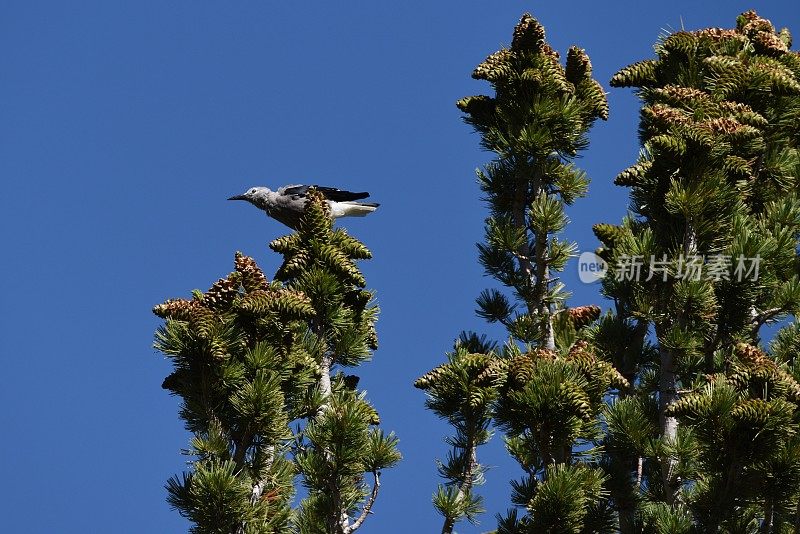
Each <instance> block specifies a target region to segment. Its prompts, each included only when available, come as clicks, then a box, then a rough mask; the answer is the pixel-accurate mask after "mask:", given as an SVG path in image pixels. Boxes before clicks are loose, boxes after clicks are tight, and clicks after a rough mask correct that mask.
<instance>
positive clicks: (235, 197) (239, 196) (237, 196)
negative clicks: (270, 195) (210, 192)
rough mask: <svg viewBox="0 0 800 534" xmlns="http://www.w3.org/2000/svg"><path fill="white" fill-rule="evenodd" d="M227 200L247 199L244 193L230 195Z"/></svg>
mask: <svg viewBox="0 0 800 534" xmlns="http://www.w3.org/2000/svg"><path fill="white" fill-rule="evenodd" d="M228 200H247V197H246V196H244V195H236V196H233V197H230V198H229V199H228Z"/></svg>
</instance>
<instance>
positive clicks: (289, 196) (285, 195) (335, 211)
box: [228, 184, 380, 230]
mask: <svg viewBox="0 0 800 534" xmlns="http://www.w3.org/2000/svg"><path fill="white" fill-rule="evenodd" d="M312 187H313V188H314V189H316V190H317V191H319V192H320V193H322V196H324V197H325V200H326V201H327V202H328V206H330V214H331V218H333V219H337V218H339V217H364V216H365V215H367V214H369V213H372V212H373V211H375V210H376V209H377V208H378V206H380V204H377V203H374V202H358V201H359V200H361V199H364V198H367V197H369V193H367V192H361V193H353V192H351V191H344V190H342V189H337V188H335V187H324V186H320V185H300V184H292V185H285V186H283V187H280V188H278V190H277V191H272V190H271V189H269V188H267V187H251V188H250V189H248V190H247V191H245V192H244V193H242V194H241V195H235V196H232V197H230V198H228V200H245V201H247V202H249V203H250V204H252V205H254V206H255V207H257V208H259V209H261V210H263V211H264V212H266V214H267V216H269V217H272V218H273V219H275V220H276V221H278V222H280V223H283V224H285V225H286V226H288V227H289V228H292V229H293V230H296V229H297V227H298V225H299V224H300V217H301V216H302V215H303V211H305V207H306V202H307V200H308V190H309V189H311V188H312Z"/></svg>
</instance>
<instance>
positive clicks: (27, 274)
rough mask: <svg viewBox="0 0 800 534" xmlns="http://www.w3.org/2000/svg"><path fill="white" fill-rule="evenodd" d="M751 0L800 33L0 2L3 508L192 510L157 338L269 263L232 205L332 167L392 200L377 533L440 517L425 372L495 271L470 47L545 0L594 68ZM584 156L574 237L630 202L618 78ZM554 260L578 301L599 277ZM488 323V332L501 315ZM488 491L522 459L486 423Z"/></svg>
mask: <svg viewBox="0 0 800 534" xmlns="http://www.w3.org/2000/svg"><path fill="white" fill-rule="evenodd" d="M751 7H754V8H756V9H757V10H758V11H759V14H760V15H762V16H765V17H767V18H769V19H771V20H772V21H773V22H774V23H775V24H776V25H777V26H779V27H782V26H788V27H789V28H790V29H792V30H793V31H794V32H795V34H796V36H797V37H798V38H800V9H798V8H797V4H796V2H794V1H790V0H784V1H780V2H778V1H762V2H749V3H746V2H740V1H721V0H717V1H709V2H697V1H684V0H675V1H671V2H633V1H616V2H612V1H607V2H596V1H593V2H588V1H573V2H516V1H504V2H485V1H483V2H478V1H466V0H459V1H429V2H392V3H390V2H364V1H361V2H310V1H308V2H267V1H263V0H262V1H239V2H209V1H198V0H192V1H188V0H175V1H170V2H164V1H161V0H159V1H155V0H148V1H136V2H122V1H118V0H102V1H101V0H81V1H75V2H63V1H62V2H56V1H32V0H6V1H4V2H2V4H0V50H2V52H0V177H2V192H1V193H0V219H2V225H1V226H0V228H1V230H0V232H2V243H3V253H2V262H0V274H1V275H2V276H0V291H2V298H0V317H1V318H2V321H0V343H1V344H0V347H1V348H0V357H1V358H2V360H0V361H2V370H0V458H1V460H0V472H1V473H2V482H1V483H0V503H2V504H0V510H2V515H0V530H2V531H4V532H14V533H29V532H30V533H54V532H58V533H72V532H80V533H85V532H98V533H100V532H102V533H105V532H110V533H145V532H181V531H186V529H187V526H188V524H187V523H186V522H185V521H184V520H183V519H182V518H180V516H179V515H178V514H177V513H176V512H174V511H171V510H170V509H169V507H168V506H167V504H166V502H165V500H164V498H165V491H164V489H163V484H164V482H165V481H166V479H167V478H168V477H169V476H171V475H172V474H174V473H176V472H179V471H181V470H182V469H183V468H184V465H185V464H184V462H185V461H186V458H185V457H182V456H181V455H180V453H179V451H180V449H181V448H184V447H186V446H187V444H188V440H189V436H188V435H187V434H186V432H185V431H184V430H183V427H182V424H181V422H180V421H179V420H178V417H177V410H178V401H177V399H176V398H173V397H170V396H168V394H167V393H166V392H165V391H163V390H162V389H161V387H160V384H161V381H162V379H163V378H164V377H165V376H166V375H167V374H168V373H169V370H170V366H169V363H168V362H167V361H166V360H165V359H164V358H163V357H162V356H161V355H159V354H157V353H155V351H154V350H153V349H152V348H151V344H152V335H153V331H154V330H155V328H156V327H157V326H158V324H159V321H158V319H157V318H156V317H155V316H153V315H152V314H151V313H150V309H151V307H152V306H153V305H154V304H157V303H159V302H161V301H163V300H165V299H166V298H169V297H179V296H187V295H188V294H189V292H190V290H191V289H193V288H201V289H206V288H207V287H208V286H209V285H210V284H211V283H212V282H213V281H214V280H216V279H217V278H218V277H220V276H224V275H226V274H227V273H228V272H230V270H231V269H232V264H233V263H232V262H233V253H234V251H236V250H242V251H244V252H245V253H247V254H249V255H252V256H254V257H255V258H256V259H257V260H258V261H259V263H260V264H261V265H262V267H263V268H264V270H265V271H266V272H267V273H268V274H270V275H271V274H272V273H274V271H275V270H276V268H277V266H278V260H279V257H278V256H277V255H276V254H274V253H272V252H271V251H270V250H269V249H268V248H267V247H266V244H267V243H268V242H269V241H270V240H272V239H273V238H275V237H278V236H279V235H282V234H283V233H284V232H285V229H284V228H283V227H281V226H280V225H279V224H278V223H276V222H274V221H272V220H269V219H267V218H266V217H264V216H263V215H262V214H260V213H258V212H257V211H256V210H255V209H254V208H252V207H250V206H247V205H245V204H242V203H232V202H226V201H225V199H226V198H227V197H228V196H231V195H233V194H238V193H240V192H242V191H244V190H245V189H246V188H247V187H249V186H251V185H266V186H279V185H283V184H285V183H292V182H294V183H318V184H321V185H330V186H336V187H342V188H350V189H354V190H368V191H370V192H371V193H372V195H373V199H374V200H375V201H377V202H381V203H382V206H381V208H380V210H379V211H378V212H377V213H375V214H373V215H371V216H369V217H367V218H365V219H357V220H352V219H351V220H346V223H345V224H346V226H347V228H348V230H349V231H350V232H351V233H352V234H354V235H356V236H357V237H359V238H360V239H362V240H363V241H364V242H365V243H366V244H367V245H368V246H369V247H370V248H371V249H372V251H373V253H374V256H375V257H374V259H373V260H371V261H368V262H365V263H364V264H363V270H364V272H365V274H366V276H367V280H368V284H369V287H371V288H374V289H376V290H377V292H378V297H379V302H380V305H381V307H382V309H383V312H382V315H381V319H380V322H379V335H380V343H381V348H380V350H378V351H377V352H376V354H375V359H374V361H373V362H372V363H370V364H367V365H365V366H363V367H362V368H361V369H360V370H359V371H358V374H360V375H361V376H362V381H361V385H362V386H363V387H365V388H366V389H367V390H368V392H369V398H370V399H371V400H372V401H373V402H374V404H375V405H376V407H377V408H378V410H379V411H380V413H381V415H382V419H383V427H384V428H386V429H387V430H394V431H396V433H397V434H398V436H399V437H400V440H401V441H400V448H401V451H402V453H403V454H404V456H405V459H404V461H403V462H402V463H401V464H400V465H399V466H398V467H397V468H395V469H393V470H390V471H387V472H385V473H384V477H383V486H382V490H381V495H380V497H379V500H378V504H377V506H376V508H375V512H376V513H375V515H374V516H372V517H371V518H370V519H369V520H368V521H367V522H366V524H365V526H364V527H362V530H361V532H364V533H373V534H374V533H390V534H391V533H407V532H434V531H436V532H438V530H439V529H440V528H441V519H440V518H439V517H438V516H437V515H436V513H435V512H434V510H433V508H432V507H431V504H430V496H431V493H432V492H433V491H434V489H435V486H436V483H437V475H436V469H435V463H434V460H435V458H437V457H443V456H444V455H445V453H446V450H447V449H446V446H445V444H444V443H443V442H442V436H443V435H444V434H445V433H446V432H448V431H449V429H448V427H446V425H444V424H443V423H441V422H439V421H437V420H436V419H435V417H434V416H433V415H432V414H431V413H430V412H428V411H426V410H424V408H423V402H424V396H423V394H422V393H421V392H420V391H418V390H416V389H414V388H413V387H412V383H413V381H414V379H415V378H416V377H418V376H419V375H421V374H422V373H424V372H426V371H427V370H429V369H430V368H432V367H433V366H435V365H437V364H439V363H441V362H442V360H443V358H444V352H445V351H446V350H448V349H449V348H450V347H451V345H452V341H453V339H454V338H455V337H456V336H457V334H458V332H459V331H460V330H462V329H474V330H477V331H485V332H491V331H490V330H489V329H487V328H486V327H485V326H484V324H483V323H482V322H481V320H479V319H477V318H476V317H475V316H474V313H473V309H474V298H475V297H476V296H477V295H478V293H479V292H480V290H481V289H482V288H484V287H485V286H486V284H489V283H490V281H489V280H488V279H486V278H484V277H483V273H482V271H481V268H480V267H479V266H478V264H477V262H476V249H475V242H476V241H479V240H480V239H481V238H482V224H483V219H484V217H485V214H486V210H485V208H484V206H483V205H482V204H481V202H480V200H479V191H478V188H477V186H476V183H475V175H474V169H475V168H476V167H478V166H480V165H481V164H483V163H485V162H487V161H488V160H489V159H490V154H487V153H484V152H481V151H480V149H479V146H478V137H477V135H475V134H474V133H472V132H471V131H470V129H469V128H468V127H467V126H466V125H464V124H463V123H462V122H461V120H460V113H459V112H458V110H457V109H456V107H455V101H456V100H457V99H458V98H460V97H462V96H466V95H471V94H477V93H481V92H486V91H487V90H488V88H487V86H485V85H484V84H483V83H481V82H477V81H475V80H472V79H471V78H470V73H471V72H472V69H473V68H474V66H475V65H476V64H477V63H479V62H480V61H482V60H483V59H484V57H485V56H486V55H488V54H489V53H491V52H493V51H495V50H497V49H498V48H499V47H500V46H501V45H503V44H504V43H509V42H510V40H511V31H512V29H513V26H514V24H515V23H516V22H517V20H518V19H519V16H520V15H521V14H522V13H523V12H525V11H530V12H532V13H533V15H534V16H536V17H537V18H538V19H539V20H540V21H541V22H542V23H543V24H544V25H545V27H546V29H547V33H548V39H549V40H550V42H551V43H552V44H553V46H554V47H555V48H556V49H557V50H559V51H561V52H562V55H563V54H564V53H565V52H566V49H567V48H568V46H570V45H571V44H577V45H579V46H581V47H583V48H586V49H587V51H588V53H589V55H590V56H591V59H592V62H593V64H594V67H595V73H596V76H597V78H598V79H599V80H600V81H601V83H603V84H604V86H606V87H607V86H608V80H609V79H610V77H611V75H612V74H613V73H614V72H615V71H616V70H618V69H619V68H621V67H623V66H625V65H627V64H629V63H632V62H634V61H637V60H640V59H644V58H647V57H650V56H651V54H652V44H653V42H654V41H655V39H656V38H657V37H658V35H659V34H660V33H662V32H663V31H664V29H680V28H681V25H683V26H684V27H685V28H687V29H697V28H701V27H707V26H725V27H731V26H733V25H734V24H735V18H736V16H737V15H738V14H739V13H740V12H742V11H744V10H746V9H748V8H751ZM609 100H610V105H611V118H610V120H609V121H608V123H602V124H598V125H597V126H595V128H594V129H593V130H592V132H591V146H590V148H589V149H588V151H586V152H585V153H584V156H583V158H582V159H581V161H580V162H579V164H580V165H581V166H582V167H583V168H585V169H586V170H587V171H588V172H589V174H590V176H591V177H592V179H593V181H592V184H591V186H590V194H589V197H588V198H586V199H582V200H579V201H578V202H577V203H576V205H575V207H574V208H573V209H571V210H570V212H569V214H570V216H571V218H572V221H573V222H572V224H571V226H570V227H569V229H568V232H567V235H568V236H569V237H571V238H573V239H575V240H577V241H578V242H579V245H580V248H581V250H592V249H594V248H595V247H596V246H597V242H596V240H595V239H594V237H593V236H592V233H591V225H592V224H593V223H596V222H612V223H616V222H618V221H619V220H620V219H621V217H622V216H623V215H624V213H625V211H626V206H627V190H625V189H623V188H618V187H616V186H614V185H613V184H612V183H611V182H612V180H613V178H614V176H615V175H616V174H617V172H619V171H620V170H622V169H623V168H625V167H627V166H628V165H629V164H631V163H632V162H633V161H634V160H635V157H636V153H637V150H638V141H637V137H636V124H637V120H638V118H637V109H638V104H637V101H636V99H635V98H634V96H633V95H632V94H631V92H630V91H628V90H619V89H615V90H611V92H610V97H609ZM563 279H564V280H565V282H566V283H567V286H568V287H569V288H570V289H572V290H573V291H574V294H575V296H574V298H573V300H572V303H573V304H576V305H577V304H587V303H598V304H602V305H603V307H608V303H607V302H602V301H601V300H600V297H599V295H598V292H597V286H596V285H592V286H587V285H583V284H581V283H580V282H579V281H578V277H577V274H576V269H575V264H574V263H573V264H572V265H570V268H569V270H568V271H567V272H566V273H565V274H564V277H563ZM494 332H496V331H494ZM481 456H482V459H484V460H485V461H486V462H487V463H489V464H492V465H494V466H496V467H495V468H494V469H492V470H491V471H490V472H489V474H488V479H489V480H488V483H487V485H486V486H484V488H482V490H481V491H482V493H483V494H484V495H486V504H487V508H488V510H489V513H487V514H486V516H485V517H484V520H483V522H482V524H481V525H480V526H477V527H476V526H472V525H469V524H460V525H459V526H458V527H457V531H458V532H460V533H462V534H463V533H476V532H481V531H485V530H490V529H492V528H494V526H495V521H494V519H493V517H492V516H493V515H494V513H496V512H503V511H504V510H505V508H506V506H507V503H508V495H509V485H508V480H509V479H510V478H514V477H517V476H519V472H518V470H517V469H516V468H515V466H514V465H512V464H511V463H510V461H509V460H507V459H506V458H505V455H504V454H503V453H502V444H501V443H500V439H499V437H496V438H495V439H494V440H493V441H492V444H490V445H489V446H487V448H486V450H485V451H483V452H481Z"/></svg>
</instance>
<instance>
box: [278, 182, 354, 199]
mask: <svg viewBox="0 0 800 534" xmlns="http://www.w3.org/2000/svg"><path fill="white" fill-rule="evenodd" d="M311 187H313V188H314V189H316V190H317V191H319V192H320V193H322V195H323V196H324V197H325V198H327V199H328V200H333V201H334V202H347V201H348V200H360V199H362V198H367V197H368V196H369V193H367V192H361V193H353V192H352V191H343V190H341V189H336V188H335V187H324V186H321V185H293V186H289V187H284V188H283V194H284V195H300V196H304V195H305V194H306V193H307V192H308V190H309V188H311Z"/></svg>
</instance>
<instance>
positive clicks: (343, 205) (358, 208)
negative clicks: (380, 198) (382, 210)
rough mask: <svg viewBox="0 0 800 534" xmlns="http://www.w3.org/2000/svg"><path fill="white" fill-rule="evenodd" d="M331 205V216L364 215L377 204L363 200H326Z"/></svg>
mask: <svg viewBox="0 0 800 534" xmlns="http://www.w3.org/2000/svg"><path fill="white" fill-rule="evenodd" d="M328 205H329V206H330V207H331V217H333V218H338V217H364V216H365V215H367V214H369V213H372V212H373V211H375V210H376V209H378V204H371V203H364V202H355V201H350V202H332V201H330V200H329V201H328Z"/></svg>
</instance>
